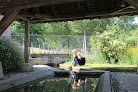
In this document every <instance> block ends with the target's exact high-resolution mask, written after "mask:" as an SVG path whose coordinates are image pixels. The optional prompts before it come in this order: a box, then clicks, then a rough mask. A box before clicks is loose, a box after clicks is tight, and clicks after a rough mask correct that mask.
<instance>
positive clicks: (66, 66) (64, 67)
mask: <svg viewBox="0 0 138 92" xmlns="http://www.w3.org/2000/svg"><path fill="white" fill-rule="evenodd" d="M59 68H60V69H65V70H72V71H75V72H80V70H90V69H89V68H84V67H72V69H71V65H66V64H59Z"/></svg>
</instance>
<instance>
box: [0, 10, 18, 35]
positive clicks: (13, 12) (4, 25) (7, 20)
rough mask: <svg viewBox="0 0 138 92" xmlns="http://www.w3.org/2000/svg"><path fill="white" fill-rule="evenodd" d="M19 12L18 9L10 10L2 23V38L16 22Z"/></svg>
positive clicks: (0, 24) (0, 23)
mask: <svg viewBox="0 0 138 92" xmlns="http://www.w3.org/2000/svg"><path fill="white" fill-rule="evenodd" d="M18 12H19V10H18V9H15V8H14V9H9V10H8V11H7V12H6V14H5V15H4V18H2V20H1V21H0V36H1V35H2V34H3V32H4V31H5V30H6V29H7V28H8V27H9V25H10V24H11V23H12V22H13V21H14V20H15V18H16V15H17V13H18Z"/></svg>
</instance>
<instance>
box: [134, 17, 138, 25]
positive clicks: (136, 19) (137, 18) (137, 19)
mask: <svg viewBox="0 0 138 92" xmlns="http://www.w3.org/2000/svg"><path fill="white" fill-rule="evenodd" d="M134 23H137V24H138V16H137V17H135V21H134Z"/></svg>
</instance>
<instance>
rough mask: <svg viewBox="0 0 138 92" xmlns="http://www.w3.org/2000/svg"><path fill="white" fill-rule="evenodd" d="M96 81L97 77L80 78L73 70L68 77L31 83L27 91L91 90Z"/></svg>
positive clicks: (73, 91) (89, 91)
mask: <svg viewBox="0 0 138 92" xmlns="http://www.w3.org/2000/svg"><path fill="white" fill-rule="evenodd" d="M75 77H76V78H75ZM97 83H98V78H81V77H79V76H78V75H77V74H76V73H75V72H74V73H73V74H72V75H71V76H70V77H69V78H62V79H59V78H58V79H48V80H44V81H41V82H39V83H36V84H33V85H31V86H30V87H29V92H92V91H94V90H95V88H96V85H97Z"/></svg>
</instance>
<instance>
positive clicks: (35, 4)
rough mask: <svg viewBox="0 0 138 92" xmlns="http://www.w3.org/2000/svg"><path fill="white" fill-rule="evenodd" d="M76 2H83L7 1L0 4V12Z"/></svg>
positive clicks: (67, 0)
mask: <svg viewBox="0 0 138 92" xmlns="http://www.w3.org/2000/svg"><path fill="white" fill-rule="evenodd" d="M78 1H83V0H17V1H8V2H1V4H0V10H3V11H4V10H8V9H10V8H12V7H16V8H20V9H25V8H32V7H40V6H48V5H54V4H61V3H70V2H78ZM0 13H1V12H0Z"/></svg>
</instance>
